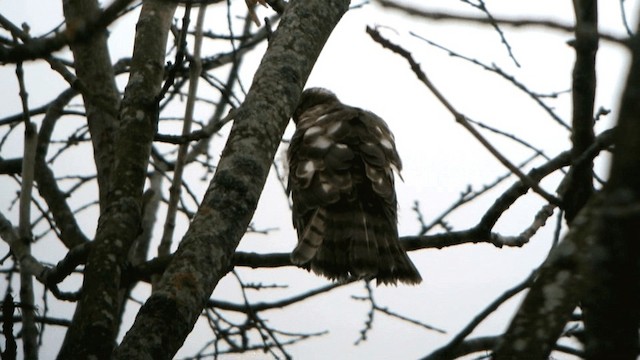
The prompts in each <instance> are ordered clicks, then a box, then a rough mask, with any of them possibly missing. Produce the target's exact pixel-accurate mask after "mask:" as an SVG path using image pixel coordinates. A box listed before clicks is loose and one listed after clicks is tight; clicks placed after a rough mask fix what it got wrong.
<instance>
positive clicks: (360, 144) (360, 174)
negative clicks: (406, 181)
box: [287, 87, 422, 285]
mask: <svg viewBox="0 0 640 360" xmlns="http://www.w3.org/2000/svg"><path fill="white" fill-rule="evenodd" d="M292 118H293V121H294V123H295V124H296V130H295V132H294V134H293V136H292V138H291V141H290V144H289V148H288V149H287V162H288V166H289V174H288V184H287V192H288V193H289V194H290V195H291V200H292V220H293V226H294V227H295V229H296V231H297V235H298V243H297V246H296V247H295V249H294V250H293V251H292V252H291V255H290V258H291V262H292V263H293V264H295V265H298V266H301V267H304V268H307V269H310V270H311V271H313V272H314V273H316V274H318V275H321V276H324V277H326V278H328V279H330V280H335V281H340V282H344V281H347V280H350V279H354V278H355V279H365V280H373V279H375V280H376V282H377V284H378V285H380V284H384V285H397V283H398V282H401V283H405V284H408V285H415V284H419V283H420V282H421V281H422V277H421V276H420V273H419V272H418V270H417V269H416V267H415V265H414V264H413V263H412V261H411V259H409V257H408V255H407V253H406V252H405V250H404V249H403V248H402V246H401V243H400V241H399V240H398V225H397V224H398V220H397V198H396V192H395V185H394V172H396V173H398V175H399V176H400V170H401V169H402V162H401V160H400V157H399V155H398V152H397V150H396V145H395V140H394V137H393V134H392V133H391V131H390V130H389V127H388V126H387V124H386V122H385V121H384V120H382V119H381V118H380V117H378V116H377V115H375V114H374V113H372V112H370V111H367V110H363V109H360V108H357V107H352V106H349V105H345V104H343V103H342V102H340V100H338V98H337V96H336V95H335V94H334V93H333V92H331V91H330V90H327V89H324V88H318V87H314V88H309V89H306V90H305V91H303V92H302V94H301V95H300V100H299V102H298V105H297V107H296V109H295V110H294V113H293V116H292Z"/></svg>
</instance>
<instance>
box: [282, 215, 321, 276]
mask: <svg viewBox="0 0 640 360" xmlns="http://www.w3.org/2000/svg"><path fill="white" fill-rule="evenodd" d="M325 220H326V210H325V209H324V208H319V209H318V210H316V211H315V213H314V214H313V216H312V217H311V219H310V221H309V223H308V224H307V226H306V227H305V228H304V229H302V236H300V239H299V240H298V246H296V248H295V249H293V252H292V253H291V262H292V263H294V264H296V265H301V264H304V263H307V262H308V261H309V260H311V259H312V258H313V257H314V256H315V255H316V253H317V252H318V248H319V247H320V246H321V245H322V242H323V239H324V232H325V228H326V221H325Z"/></svg>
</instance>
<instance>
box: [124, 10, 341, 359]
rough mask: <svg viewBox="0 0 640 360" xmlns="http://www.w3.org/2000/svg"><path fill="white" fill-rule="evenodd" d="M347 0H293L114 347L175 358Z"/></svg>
mask: <svg viewBox="0 0 640 360" xmlns="http://www.w3.org/2000/svg"><path fill="white" fill-rule="evenodd" d="M348 6H349V1H347V0H332V1H327V0H307V1H295V2H291V3H290V4H289V6H287V8H286V10H285V13H284V15H283V17H282V20H281V22H280V26H279V27H278V29H277V30H276V32H275V33H274V34H273V37H272V38H271V41H270V43H269V48H268V49H267V52H266V53H265V56H264V58H263V59H262V62H261V64H260V67H259V68H258V70H257V72H256V74H255V77H254V80H253V84H252V85H251V89H250V90H249V92H248V94H247V97H246V99H245V101H244V103H243V105H242V106H241V107H240V109H239V110H238V112H237V114H236V116H235V121H234V123H233V127H232V129H231V133H230V135H229V139H228V140H227V144H226V146H225V149H224V151H223V153H222V157H221V160H220V163H219V165H218V167H217V169H216V173H215V175H214V177H213V179H212V181H211V183H210V185H209V188H208V190H207V192H206V194H205V196H204V199H203V200H202V203H201V205H200V207H199V209H198V212H197V214H196V215H195V217H194V218H193V221H192V222H191V224H190V227H189V229H188V230H187V233H186V234H185V236H184V238H183V239H182V242H181V243H180V246H179V248H178V250H177V252H176V253H175V255H174V257H173V259H172V261H171V263H170V264H169V267H168V268H167V269H166V271H165V272H164V274H163V277H162V279H161V280H160V282H159V284H158V287H157V288H156V290H155V291H154V292H153V293H152V294H151V296H150V297H149V299H148V300H147V302H146V303H145V304H144V305H143V306H142V308H141V309H140V312H139V313H138V317H137V318H136V321H135V323H134V325H133V327H132V328H131V329H130V330H129V331H128V333H127V335H126V336H125V337H124V339H123V341H122V344H121V345H120V346H119V347H118V349H117V350H116V353H115V355H116V356H115V357H116V358H117V359H138V358H141V356H140V354H150V355H149V356H154V357H155V358H159V359H168V358H171V357H172V356H173V355H174V354H175V352H176V351H177V350H178V348H179V347H180V346H181V345H182V343H183V341H184V339H185V338H186V336H187V335H188V333H189V332H190V331H191V330H192V328H193V326H194V324H195V322H196V320H197V319H198V316H199V314H200V313H201V311H202V309H203V307H204V306H205V301H206V299H207V298H208V297H209V296H210V294H211V292H212V291H213V289H214V288H215V286H216V284H217V283H218V281H219V280H220V279H221V278H222V276H224V275H225V274H226V273H227V272H228V271H229V269H230V267H231V259H232V256H233V253H234V251H235V248H236V247H237V246H238V243H239V241H240V238H241V237H242V235H243V234H244V232H245V231H246V229H247V226H248V225H249V222H250V220H251V217H252V216H253V212H254V211H255V208H256V206H257V202H258V198H259V196H260V193H261V191H262V188H263V186H264V183H265V181H266V178H267V174H268V172H269V169H270V165H271V163H272V161H273V157H274V155H275V152H276V150H277V148H278V145H279V144H280V139H281V138H282V134H283V133H284V129H285V127H286V125H287V123H288V119H289V117H290V115H291V114H292V113H293V109H294V107H295V105H296V103H297V101H298V98H299V96H300V93H301V92H302V88H303V86H304V83H305V82H306V79H307V77H308V76H309V73H310V72H311V69H312V67H313V64H314V63H315V61H316V59H317V57H318V55H319V54H320V51H321V50H322V47H323V46H324V43H325V42H326V41H327V39H328V37H329V34H330V33H331V31H332V30H333V28H334V27H335V25H336V24H337V22H338V20H339V19H340V18H341V17H342V15H343V14H344V13H345V12H346V11H347V9H348Z"/></svg>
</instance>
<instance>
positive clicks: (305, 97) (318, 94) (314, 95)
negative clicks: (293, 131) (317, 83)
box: [293, 87, 340, 124]
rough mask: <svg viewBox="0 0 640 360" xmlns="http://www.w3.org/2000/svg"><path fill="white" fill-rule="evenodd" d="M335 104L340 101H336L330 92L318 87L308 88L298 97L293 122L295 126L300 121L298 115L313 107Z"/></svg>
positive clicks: (334, 95)
mask: <svg viewBox="0 0 640 360" xmlns="http://www.w3.org/2000/svg"><path fill="white" fill-rule="evenodd" d="M336 102H338V103H339V102H340V100H338V97H337V96H336V94H334V93H332V92H331V91H329V90H327V89H325V88H320V87H314V88H309V89H307V90H305V91H303V92H302V95H300V101H298V106H297V107H296V110H295V111H294V112H293V122H295V123H296V124H297V123H298V120H299V119H300V115H302V113H303V112H305V111H307V110H309V109H310V108H312V107H314V106H317V105H322V104H330V103H336Z"/></svg>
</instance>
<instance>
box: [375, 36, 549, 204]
mask: <svg viewBox="0 0 640 360" xmlns="http://www.w3.org/2000/svg"><path fill="white" fill-rule="evenodd" d="M367 33H368V34H369V35H370V36H371V38H372V39H373V40H374V41H376V42H377V43H379V44H380V45H382V46H383V47H385V48H387V49H389V50H391V51H393V52H395V53H397V54H399V55H400V56H402V57H403V58H405V59H406V60H407V61H408V62H409V64H410V65H411V69H412V70H413V72H414V73H415V74H416V76H417V77H418V79H419V80H420V81H421V82H422V83H423V84H425V85H426V86H427V88H429V90H430V91H431V92H432V93H433V95H434V96H435V97H436V98H437V99H438V100H439V101H440V103H442V105H443V106H444V107H445V108H447V110H448V111H449V112H450V113H451V114H452V115H453V117H454V118H455V120H456V122H457V123H459V124H460V125H462V126H463V127H464V128H465V129H467V131H469V132H470V133H471V135H473V137H475V138H476V140H478V141H479V142H480V143H481V144H482V146H484V147H485V148H486V149H487V150H488V151H489V152H490V153H491V154H492V155H493V156H494V157H495V158H496V159H498V161H500V163H501V164H502V165H504V166H505V167H506V168H507V169H509V170H511V172H512V173H513V174H515V175H516V176H517V177H519V178H520V180H521V181H522V182H523V183H525V184H527V186H529V187H530V188H531V190H533V191H534V192H535V193H537V194H538V195H540V196H542V197H543V198H544V199H545V200H547V201H548V202H550V203H551V204H554V205H558V206H559V205H560V200H559V199H558V198H556V197H555V196H553V195H551V194H549V193H547V192H546V191H544V190H543V189H542V188H541V187H540V185H538V183H537V182H536V181H534V180H533V179H530V178H529V177H528V176H527V175H525V174H524V173H523V172H522V171H520V169H518V167H517V166H515V165H514V164H512V163H511V162H510V161H509V160H508V159H507V158H506V157H505V156H504V155H502V154H501V153H500V152H499V151H498V150H497V149H496V148H495V147H494V146H493V145H491V143H490V142H489V141H488V140H487V139H485V138H484V137H483V136H482V134H480V132H478V130H476V128H474V127H473V126H472V125H471V124H470V123H469V121H468V120H467V118H466V116H465V115H464V114H462V113H460V112H459V111H458V110H456V108H455V107H454V106H453V105H452V104H451V103H450V102H449V100H447V98H446V97H445V96H444V95H443V94H442V93H441V92H440V91H439V90H438V89H437V88H436V87H435V86H434V85H433V83H432V82H431V80H429V78H428V77H427V75H426V74H425V73H424V72H423V71H422V69H420V64H418V63H417V62H416V61H415V60H414V59H413V56H412V55H411V54H410V53H409V52H408V51H407V50H405V49H403V48H402V47H400V46H398V45H396V44H393V43H392V42H390V41H389V40H387V39H385V38H384V37H382V35H381V34H380V32H378V30H376V29H374V28H371V27H367Z"/></svg>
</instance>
